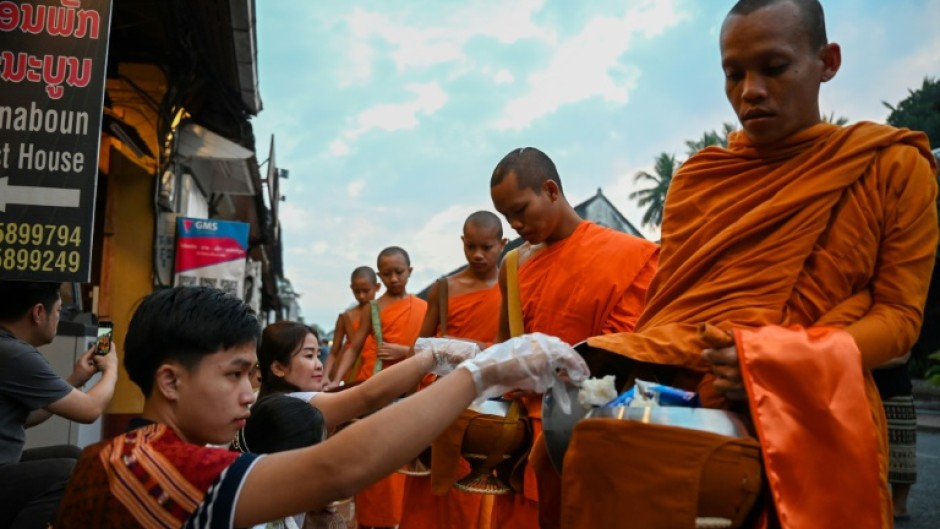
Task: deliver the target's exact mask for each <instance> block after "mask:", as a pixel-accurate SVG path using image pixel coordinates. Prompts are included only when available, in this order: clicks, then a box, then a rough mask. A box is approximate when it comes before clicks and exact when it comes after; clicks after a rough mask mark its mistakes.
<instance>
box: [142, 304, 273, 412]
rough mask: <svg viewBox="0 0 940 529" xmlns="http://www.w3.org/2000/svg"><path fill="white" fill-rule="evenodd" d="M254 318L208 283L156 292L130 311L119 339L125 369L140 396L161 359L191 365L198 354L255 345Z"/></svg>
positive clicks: (245, 307) (256, 327)
mask: <svg viewBox="0 0 940 529" xmlns="http://www.w3.org/2000/svg"><path fill="white" fill-rule="evenodd" d="M260 331H261V325H260V324H259V323H258V316H257V315H255V313H254V311H253V310H251V307H249V306H248V305H246V304H245V303H244V302H243V301H242V300H240V299H238V298H236V297H234V296H231V295H229V294H226V293H224V292H222V291H221V290H219V289H216V288H209V287H174V288H167V289H163V290H158V291H156V292H154V293H152V294H150V295H149V296H147V297H146V298H144V300H143V301H142V302H141V303H140V306H138V307H137V310H136V311H134V316H133V317H132V318H131V323H130V326H128V328H127V338H125V340H124V368H125V369H127V374H128V375H130V378H131V380H133V381H134V383H135V384H137V385H138V386H140V389H141V391H143V392H144V395H145V396H149V395H150V392H151V391H152V389H153V377H154V375H155V374H156V372H157V369H158V368H159V367H160V365H162V364H163V363H165V362H169V361H176V362H179V363H180V364H182V365H183V366H185V367H186V369H193V368H195V367H196V366H197V365H198V364H199V362H200V361H202V358H203V357H205V356H207V355H210V354H213V353H217V352H219V351H222V350H225V349H231V348H232V347H235V346H238V345H246V344H252V345H255V344H257V343H258V336H259V334H260Z"/></svg>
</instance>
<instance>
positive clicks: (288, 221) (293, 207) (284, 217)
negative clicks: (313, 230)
mask: <svg viewBox="0 0 940 529" xmlns="http://www.w3.org/2000/svg"><path fill="white" fill-rule="evenodd" d="M278 217H279V219H280V221H281V226H292V227H299V226H309V225H310V223H311V220H312V216H311V214H310V211H308V210H307V209H305V208H303V207H301V206H298V205H297V204H294V203H293V202H290V201H287V202H281V204H280V206H278Z"/></svg>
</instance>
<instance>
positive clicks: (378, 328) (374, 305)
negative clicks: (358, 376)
mask: <svg viewBox="0 0 940 529" xmlns="http://www.w3.org/2000/svg"><path fill="white" fill-rule="evenodd" d="M369 309H370V310H371V311H372V336H375V345H377V346H378V345H382V316H381V315H380V314H379V302H378V301H376V300H374V299H373V300H372V301H370V302H369ZM381 370H382V360H381V359H379V358H376V359H375V367H374V368H373V369H372V374H373V375H374V374H376V373H378V372H379V371H381Z"/></svg>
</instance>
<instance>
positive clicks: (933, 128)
mask: <svg viewBox="0 0 940 529" xmlns="http://www.w3.org/2000/svg"><path fill="white" fill-rule="evenodd" d="M908 92H909V94H910V95H909V96H907V98H905V99H903V100H902V101H901V102H900V103H898V104H897V106H892V105H891V104H889V103H887V102H884V106H886V107H888V109H889V110H891V114H889V115H888V124H889V125H894V126H895V127H906V128H909V129H911V130H922V131H924V132H925V133H927V137H928V138H930V145H931V146H932V147H933V148H937V147H940V80H938V79H932V78H930V77H924V84H923V85H922V86H921V87H920V88H918V89H917V90H908Z"/></svg>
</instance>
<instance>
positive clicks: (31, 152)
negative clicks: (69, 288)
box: [0, 0, 111, 282]
mask: <svg viewBox="0 0 940 529" xmlns="http://www.w3.org/2000/svg"><path fill="white" fill-rule="evenodd" d="M110 22H111V0H59V1H58V2H48V1H47V2H40V1H35V0H33V1H20V2H0V279H14V280H30V281H74V282H87V281H89V280H90V279H91V251H92V240H93V238H94V233H92V230H93V226H94V214H95V190H96V188H97V181H98V145H99V139H100V132H101V110H102V106H103V104H104V87H105V84H104V82H105V70H106V66H107V52H108V29H109V26H110Z"/></svg>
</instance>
